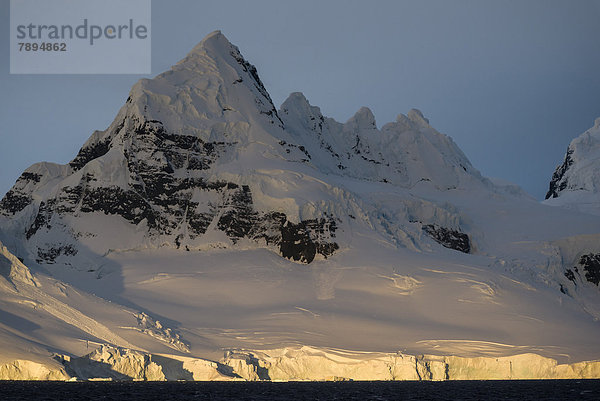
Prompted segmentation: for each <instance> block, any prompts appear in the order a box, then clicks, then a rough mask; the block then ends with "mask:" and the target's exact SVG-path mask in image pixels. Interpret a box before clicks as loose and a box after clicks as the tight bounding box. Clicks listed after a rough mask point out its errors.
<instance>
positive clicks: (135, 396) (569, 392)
mask: <svg viewBox="0 0 600 401" xmlns="http://www.w3.org/2000/svg"><path fill="white" fill-rule="evenodd" d="M0 400H53V401H55V400H600V380H515V381H449V382H286V383H273V382H233V383H232V382H39V381H38V382H33V381H31V382H27V381H21V382H17V381H4V382H2V381H0Z"/></svg>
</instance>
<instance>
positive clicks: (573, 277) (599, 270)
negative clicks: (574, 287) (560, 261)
mask: <svg viewBox="0 0 600 401" xmlns="http://www.w3.org/2000/svg"><path fill="white" fill-rule="evenodd" d="M565 277H566V278H567V279H569V280H570V281H572V282H573V283H575V284H577V282H578V281H582V280H583V279H585V280H586V281H588V282H590V283H592V284H595V285H596V286H598V285H599V284H600V254H595V253H589V254H586V255H582V256H581V257H580V258H579V263H578V264H577V265H576V266H574V267H573V268H571V269H567V270H566V271H565Z"/></svg>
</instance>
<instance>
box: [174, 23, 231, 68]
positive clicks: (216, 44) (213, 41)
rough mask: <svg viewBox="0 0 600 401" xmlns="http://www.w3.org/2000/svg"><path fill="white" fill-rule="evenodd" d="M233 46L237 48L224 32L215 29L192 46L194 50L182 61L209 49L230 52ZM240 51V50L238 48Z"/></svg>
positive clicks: (217, 51) (212, 51)
mask: <svg viewBox="0 0 600 401" xmlns="http://www.w3.org/2000/svg"><path fill="white" fill-rule="evenodd" d="M232 48H235V49H236V50H238V49H237V47H236V46H235V45H233V44H232V43H231V42H230V41H229V40H228V39H227V37H225V35H223V33H222V32H221V31H219V30H217V31H214V32H211V33H209V34H208V35H206V36H205V37H204V39H202V40H201V41H200V43H198V44H197V45H196V46H194V47H193V48H192V50H190V52H189V53H188V54H187V56H186V57H185V58H184V59H183V60H182V61H180V62H179V63H181V62H184V61H185V60H187V59H190V58H193V57H195V56H197V55H201V54H206V52H207V51H209V52H211V53H221V54H223V53H225V54H226V53H228V52H229V51H230V50H231V49H232ZM238 51H239V50H238Z"/></svg>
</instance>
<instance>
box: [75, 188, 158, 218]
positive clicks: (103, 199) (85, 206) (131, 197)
mask: <svg viewBox="0 0 600 401" xmlns="http://www.w3.org/2000/svg"><path fill="white" fill-rule="evenodd" d="M81 211H82V212H84V213H91V212H96V211H100V212H103V213H105V214H116V215H119V216H121V217H123V218H124V219H126V220H129V221H130V222H132V223H134V224H139V223H140V222H142V221H143V220H146V221H147V222H148V227H150V228H155V227H157V224H158V222H159V220H160V216H159V215H158V213H157V212H156V211H154V210H153V209H152V207H151V206H150V205H149V204H148V202H146V200H145V199H144V198H142V197H141V196H140V195H139V194H138V193H137V192H135V191H124V190H123V189H121V188H119V187H116V186H112V187H105V188H95V189H92V190H89V191H86V192H85V193H84V195H83V199H82V201H81Z"/></svg>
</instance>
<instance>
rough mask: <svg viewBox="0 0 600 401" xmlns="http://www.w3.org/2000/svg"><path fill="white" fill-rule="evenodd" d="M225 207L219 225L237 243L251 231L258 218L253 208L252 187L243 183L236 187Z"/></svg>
mask: <svg viewBox="0 0 600 401" xmlns="http://www.w3.org/2000/svg"><path fill="white" fill-rule="evenodd" d="M224 209H225V211H224V212H223V214H222V215H221V217H220V218H219V221H218V223H217V227H218V228H219V230H221V231H224V232H225V234H227V236H228V237H229V238H230V239H231V240H232V241H233V242H234V243H235V242H237V241H238V240H239V239H240V238H243V237H245V236H247V235H248V234H249V233H250V230H251V229H252V227H253V226H254V225H255V224H256V220H257V218H258V213H256V212H255V211H254V208H253V203H252V192H251V191H250V187H248V186H247V185H243V186H242V187H241V188H238V189H236V190H235V191H234V192H233V194H231V196H230V197H229V199H228V202H227V203H226V204H225V206H224Z"/></svg>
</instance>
